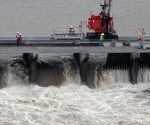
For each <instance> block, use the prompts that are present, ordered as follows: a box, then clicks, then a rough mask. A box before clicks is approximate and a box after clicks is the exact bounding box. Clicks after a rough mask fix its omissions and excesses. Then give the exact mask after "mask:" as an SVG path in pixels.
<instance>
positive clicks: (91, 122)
mask: <svg viewBox="0 0 150 125" xmlns="http://www.w3.org/2000/svg"><path fill="white" fill-rule="evenodd" d="M0 2H1V5H0V15H1V19H0V20H1V21H0V29H1V32H0V36H15V34H16V32H17V31H20V32H22V33H23V36H49V35H50V33H51V32H52V28H53V27H57V25H65V27H66V26H67V25H79V22H80V21H81V20H85V19H87V17H88V16H89V13H90V10H92V12H99V2H100V0H76V1H73V0H70V1H68V0H61V1H58V0H44V1H42V0H30V1H27V0H26V1H23V0H22V1H21V0H13V1H8V0H5V1H4V0H0ZM149 4H150V1H149V0H144V1H143V0H136V1H135V0H114V3H113V8H112V9H113V11H112V13H113V15H114V17H115V27H116V29H117V31H118V32H119V34H121V35H137V31H136V29H134V28H133V25H141V26H143V27H145V31H146V33H147V35H148V34H150V22H149V20H150V16H149V11H150V8H149ZM68 17H69V18H68ZM101 59H102V60H106V56H104V57H103V55H96V57H91V58H90V61H91V62H90V64H89V66H90V70H89V73H91V76H94V77H93V80H92V81H93V82H92V83H87V85H88V86H90V85H91V84H92V85H94V87H96V88H95V89H94V88H93V89H91V88H89V87H88V86H87V85H84V84H82V83H81V79H80V75H79V69H78V68H77V66H76V64H75V63H74V61H73V59H72V56H70V55H69V56H68V55H61V56H59V55H57V54H56V55H55V56H51V55H48V56H47V55H40V58H39V60H38V83H37V84H38V85H35V84H30V83H29V76H28V74H29V73H28V71H27V70H26V68H25V64H24V62H23V60H22V59H21V58H20V56H16V57H14V56H10V57H9V56H8V55H7V56H6V55H1V60H0V87H3V88H2V89H0V125H149V124H150V108H149V107H150V71H149V69H148V68H147V67H143V68H140V69H139V71H138V82H139V84H137V85H132V84H131V83H130V81H129V72H128V70H127V69H124V70H121V69H119V68H118V69H103V68H102V67H103V64H102V62H101ZM97 60H99V61H97ZM39 74H40V75H39ZM41 82H44V83H43V84H44V86H47V85H53V86H49V87H40V86H39V84H40V83H41ZM90 82H91V81H90ZM55 85H58V86H55Z"/></svg>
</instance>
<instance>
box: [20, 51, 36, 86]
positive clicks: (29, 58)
mask: <svg viewBox="0 0 150 125" xmlns="http://www.w3.org/2000/svg"><path fill="white" fill-rule="evenodd" d="M23 58H24V60H25V62H26V65H27V68H28V71H29V78H30V82H32V83H36V80H37V78H36V76H37V75H36V72H37V71H36V70H37V68H36V65H37V59H38V54H36V53H24V54H23Z"/></svg>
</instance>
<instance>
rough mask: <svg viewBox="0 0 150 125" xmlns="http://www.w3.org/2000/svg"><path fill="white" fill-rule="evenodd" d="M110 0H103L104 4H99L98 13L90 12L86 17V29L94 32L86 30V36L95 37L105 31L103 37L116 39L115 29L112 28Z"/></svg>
mask: <svg viewBox="0 0 150 125" xmlns="http://www.w3.org/2000/svg"><path fill="white" fill-rule="evenodd" d="M111 4H112V0H104V4H100V6H101V7H102V10H101V12H100V13H99V14H92V15H91V17H89V18H88V25H87V27H88V29H89V30H93V31H94V32H87V34H86V35H87V38H89V39H97V38H99V36H100V34H101V33H105V39H116V38H117V39H118V35H117V33H116V30H115V29H114V22H113V16H112V15H111V14H110V11H111Z"/></svg>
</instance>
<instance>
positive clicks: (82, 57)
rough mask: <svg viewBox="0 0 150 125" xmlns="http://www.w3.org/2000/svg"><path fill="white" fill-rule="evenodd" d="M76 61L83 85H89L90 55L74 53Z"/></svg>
mask: <svg viewBox="0 0 150 125" xmlns="http://www.w3.org/2000/svg"><path fill="white" fill-rule="evenodd" d="M73 57H74V59H75V60H76V62H77V64H78V67H79V70H80V77H81V81H82V82H83V84H86V83H87V77H88V75H87V68H88V67H87V61H88V59H89V54H88V53H74V55H73Z"/></svg>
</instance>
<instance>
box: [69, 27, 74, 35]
mask: <svg viewBox="0 0 150 125" xmlns="http://www.w3.org/2000/svg"><path fill="white" fill-rule="evenodd" d="M69 33H70V34H74V33H75V29H74V28H73V26H70V28H69Z"/></svg>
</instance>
